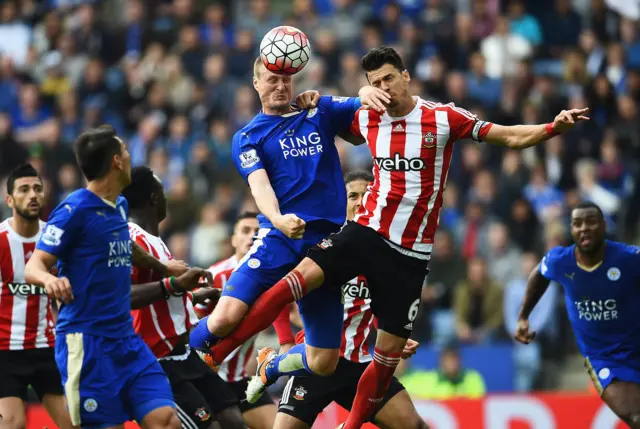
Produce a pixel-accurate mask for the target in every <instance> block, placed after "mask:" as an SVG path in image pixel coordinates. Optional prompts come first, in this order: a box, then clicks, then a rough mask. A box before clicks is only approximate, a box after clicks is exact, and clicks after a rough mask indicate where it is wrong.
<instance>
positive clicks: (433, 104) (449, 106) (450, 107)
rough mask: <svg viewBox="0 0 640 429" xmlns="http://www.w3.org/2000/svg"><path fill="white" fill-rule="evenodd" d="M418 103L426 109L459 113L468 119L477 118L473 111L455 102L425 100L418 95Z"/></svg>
mask: <svg viewBox="0 0 640 429" xmlns="http://www.w3.org/2000/svg"><path fill="white" fill-rule="evenodd" d="M418 103H420V105H421V106H422V107H425V108H427V109H433V110H440V111H445V112H447V113H450V114H454V115H460V116H462V117H465V118H468V119H476V118H477V115H475V114H474V113H472V112H470V111H468V110H467V109H465V108H464V107H461V106H457V105H456V103H454V102H448V103H440V102H437V101H431V100H425V99H423V98H419V97H418Z"/></svg>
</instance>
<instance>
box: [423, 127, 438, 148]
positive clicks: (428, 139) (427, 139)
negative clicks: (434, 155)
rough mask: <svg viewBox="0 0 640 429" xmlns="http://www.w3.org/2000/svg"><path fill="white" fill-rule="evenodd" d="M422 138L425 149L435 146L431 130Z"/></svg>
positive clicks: (434, 137)
mask: <svg viewBox="0 0 640 429" xmlns="http://www.w3.org/2000/svg"><path fill="white" fill-rule="evenodd" d="M422 138H423V140H424V143H423V144H422V146H423V147H425V148H427V149H432V148H434V147H435V146H436V144H435V141H436V136H435V135H434V134H433V133H432V132H431V131H429V132H428V133H427V134H425V135H424V136H423V137H422Z"/></svg>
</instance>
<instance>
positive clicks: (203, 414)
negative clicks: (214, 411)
mask: <svg viewBox="0 0 640 429" xmlns="http://www.w3.org/2000/svg"><path fill="white" fill-rule="evenodd" d="M195 415H196V417H197V418H199V419H200V421H201V422H206V421H207V420H209V418H211V415H210V414H209V413H208V412H207V410H205V409H204V407H201V408H198V409H197V410H196V412H195Z"/></svg>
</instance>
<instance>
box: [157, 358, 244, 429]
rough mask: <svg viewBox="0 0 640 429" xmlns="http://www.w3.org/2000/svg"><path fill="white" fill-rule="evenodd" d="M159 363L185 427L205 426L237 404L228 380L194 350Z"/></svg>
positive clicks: (202, 427)
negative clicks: (223, 378) (185, 356)
mask: <svg viewBox="0 0 640 429" xmlns="http://www.w3.org/2000/svg"><path fill="white" fill-rule="evenodd" d="M160 365H161V366H162V369H164V372H165V373H166V374H167V377H168V378H169V382H170V383H171V390H172V391H173V398H174V399H175V401H176V406H177V409H178V417H179V418H180V421H181V422H182V426H183V427H193V426H194V425H195V426H197V427H198V428H201V429H206V428H208V427H209V426H210V425H211V421H212V419H215V416H216V414H218V413H219V412H221V411H222V410H225V409H227V408H229V407H231V406H234V405H237V404H238V398H237V397H236V395H235V394H234V393H233V392H232V391H231V388H230V387H229V386H228V385H227V383H225V382H224V381H223V380H222V379H221V378H220V376H219V375H218V374H216V373H215V372H214V371H213V370H212V369H211V368H209V367H208V366H207V364H206V363H204V362H203V361H202V359H200V357H199V356H198V355H197V353H196V352H195V351H193V350H191V351H190V352H189V355H188V356H187V358H186V359H184V360H177V359H162V360H160Z"/></svg>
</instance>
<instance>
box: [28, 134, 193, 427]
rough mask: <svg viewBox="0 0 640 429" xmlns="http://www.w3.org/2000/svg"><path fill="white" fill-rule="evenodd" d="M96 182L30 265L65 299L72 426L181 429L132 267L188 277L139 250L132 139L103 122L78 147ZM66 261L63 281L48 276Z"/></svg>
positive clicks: (31, 278)
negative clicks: (136, 295)
mask: <svg viewBox="0 0 640 429" xmlns="http://www.w3.org/2000/svg"><path fill="white" fill-rule="evenodd" d="M75 152H76V158H77V160H78V164H79V165H80V169H81V170H82V172H83V173H84V175H85V177H86V179H87V181H88V184H87V187H86V188H82V189H79V190H77V191H75V192H73V193H72V194H71V195H69V196H68V197H67V198H66V199H64V200H63V201H62V202H61V203H60V204H59V205H58V207H56V208H55V209H54V211H53V213H51V215H50V217H49V221H48V223H47V226H46V227H45V229H44V232H43V233H42V236H41V237H40V240H39V241H38V244H37V246H36V250H35V252H34V254H33V256H32V257H31V259H30V260H29V262H28V263H27V265H26V268H25V279H26V281H27V283H32V284H35V285H39V286H43V287H44V288H45V290H46V292H47V294H48V295H49V296H50V297H52V298H55V299H57V300H59V301H61V302H62V304H61V307H60V315H59V317H58V323H57V326H56V363H57V365H58V369H59V371H60V374H61V376H62V383H63V385H64V390H65V396H66V399H67V404H68V408H69V414H70V415H71V421H72V423H73V424H74V425H80V424H81V425H82V427H88V428H91V427H95V428H101V429H106V428H111V427H113V428H122V427H123V424H124V422H126V421H128V420H136V421H138V422H139V423H140V424H141V425H142V427H143V428H145V429H146V428H154V429H155V428H171V429H178V428H179V427H180V421H179V420H178V417H177V415H176V411H175V403H174V401H173V395H172V393H171V386H170V385H169V382H168V380H167V377H166V375H165V373H164V371H163V370H162V368H161V367H160V364H159V363H158V361H157V360H156V358H155V356H154V355H153V353H152V352H151V350H149V348H148V347H147V346H146V344H145V343H144V342H143V341H142V339H141V338H140V337H139V336H138V335H136V333H135V332H134V330H133V323H132V319H131V303H130V294H131V277H130V275H131V266H132V263H133V264H135V265H136V266H139V267H147V268H151V269H153V270H154V271H157V272H160V273H161V274H162V275H163V276H167V277H168V276H171V275H173V274H176V275H180V274H181V273H182V272H184V271H185V267H184V266H183V264H180V263H172V264H170V266H167V265H164V264H163V263H161V262H160V261H158V260H157V259H155V258H153V257H152V256H151V255H149V254H148V253H146V252H145V251H144V250H142V249H140V247H139V246H138V245H136V244H135V243H132V241H131V238H130V237H129V230H128V226H127V220H128V214H129V209H128V205H127V202H126V200H125V199H124V198H123V197H122V196H120V193H121V192H122V190H123V189H124V188H125V187H126V186H127V185H128V184H129V183H130V181H131V162H130V156H129V152H128V151H127V148H126V146H125V144H124V142H123V141H122V140H121V139H120V138H118V137H117V136H116V133H115V131H114V129H113V128H112V127H110V126H107V125H103V126H101V127H99V128H96V129H91V130H88V131H86V132H84V133H83V134H81V135H80V136H79V137H78V139H77V140H76V143H75ZM56 262H57V264H58V270H59V271H58V275H59V277H56V276H54V275H52V274H51V273H50V269H51V268H52V267H53V266H54V264H56Z"/></svg>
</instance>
